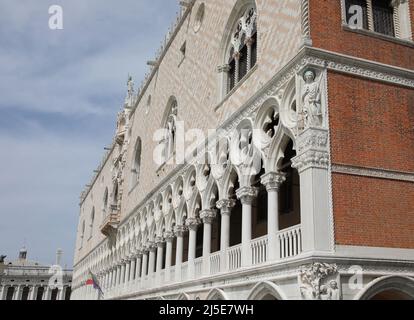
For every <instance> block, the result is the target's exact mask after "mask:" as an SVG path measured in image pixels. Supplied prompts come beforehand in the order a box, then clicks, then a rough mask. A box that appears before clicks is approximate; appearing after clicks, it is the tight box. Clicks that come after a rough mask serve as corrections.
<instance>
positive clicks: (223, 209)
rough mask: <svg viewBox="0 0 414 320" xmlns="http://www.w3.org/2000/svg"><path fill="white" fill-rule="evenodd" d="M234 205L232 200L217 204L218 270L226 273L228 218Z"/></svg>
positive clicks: (228, 238)
mask: <svg viewBox="0 0 414 320" xmlns="http://www.w3.org/2000/svg"><path fill="white" fill-rule="evenodd" d="M235 205H236V201H235V200H233V199H222V200H220V201H218V202H217V208H218V209H220V215H221V235H220V270H221V271H222V272H224V271H227V262H228V261H227V249H228V248H229V247H230V217H231V210H232V208H233V207H234V206H235Z"/></svg>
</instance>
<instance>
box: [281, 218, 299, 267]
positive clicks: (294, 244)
mask: <svg viewBox="0 0 414 320" xmlns="http://www.w3.org/2000/svg"><path fill="white" fill-rule="evenodd" d="M277 239H278V241H279V247H280V259H284V258H290V257H294V256H297V255H298V254H300V253H301V252H302V229H301V226H300V225H299V226H294V227H292V228H289V229H285V230H282V231H280V232H279V233H278V236H277Z"/></svg>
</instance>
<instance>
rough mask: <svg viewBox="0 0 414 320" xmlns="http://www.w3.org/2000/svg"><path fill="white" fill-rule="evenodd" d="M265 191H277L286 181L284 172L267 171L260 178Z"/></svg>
mask: <svg viewBox="0 0 414 320" xmlns="http://www.w3.org/2000/svg"><path fill="white" fill-rule="evenodd" d="M260 180H261V182H262V184H263V185H264V186H265V187H266V190H267V192H269V191H279V189H280V187H281V185H282V184H283V183H284V182H285V181H286V174H284V173H281V172H268V173H265V174H264V175H263V176H262V177H261V178H260Z"/></svg>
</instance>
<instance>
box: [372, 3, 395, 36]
mask: <svg viewBox="0 0 414 320" xmlns="http://www.w3.org/2000/svg"><path fill="white" fill-rule="evenodd" d="M372 11H373V18H374V31H375V32H379V33H382V34H385V35H388V36H392V37H394V35H395V32H394V8H393V7H392V6H391V1H389V0H376V1H373V2H372Z"/></svg>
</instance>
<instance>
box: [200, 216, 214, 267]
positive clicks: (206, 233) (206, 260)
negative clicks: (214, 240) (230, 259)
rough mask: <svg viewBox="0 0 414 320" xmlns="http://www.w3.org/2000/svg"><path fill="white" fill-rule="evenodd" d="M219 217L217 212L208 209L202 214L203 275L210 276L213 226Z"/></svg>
mask: <svg viewBox="0 0 414 320" xmlns="http://www.w3.org/2000/svg"><path fill="white" fill-rule="evenodd" d="M216 216H217V212H216V210H213V209H208V210H203V211H201V212H200V218H201V220H202V221H203V223H204V230H203V274H204V275H210V254H211V225H212V223H213V221H214V219H215V218H216Z"/></svg>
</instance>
